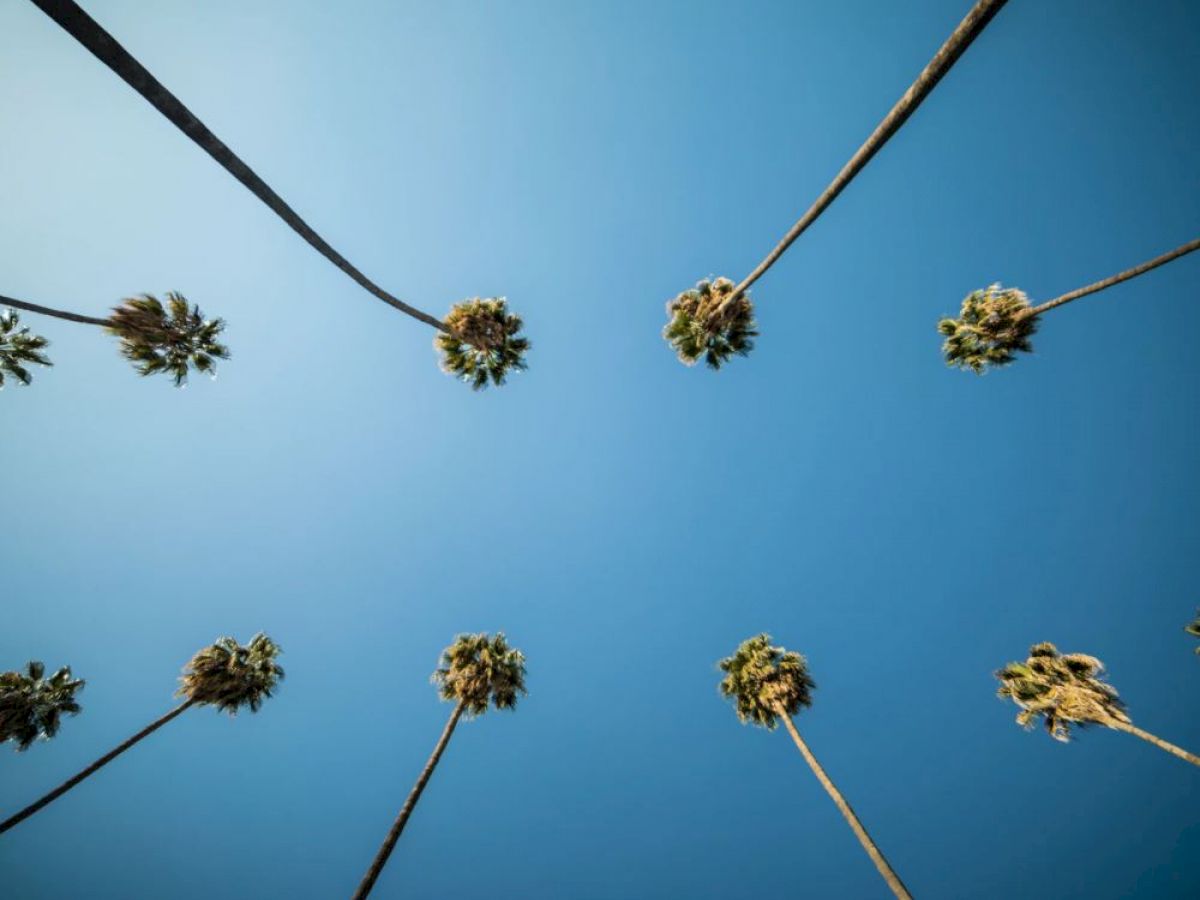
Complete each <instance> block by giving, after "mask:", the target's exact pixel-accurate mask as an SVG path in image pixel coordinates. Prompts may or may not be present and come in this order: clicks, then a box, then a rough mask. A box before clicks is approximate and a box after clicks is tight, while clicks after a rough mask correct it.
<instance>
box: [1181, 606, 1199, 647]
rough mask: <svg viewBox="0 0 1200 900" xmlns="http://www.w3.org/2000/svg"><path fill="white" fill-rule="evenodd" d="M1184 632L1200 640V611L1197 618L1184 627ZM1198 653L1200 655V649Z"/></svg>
mask: <svg viewBox="0 0 1200 900" xmlns="http://www.w3.org/2000/svg"><path fill="white" fill-rule="evenodd" d="M1183 630H1184V631H1186V632H1187V633H1188V634H1190V635H1192V636H1194V637H1198V638H1200V610H1198V611H1197V612H1196V618H1194V619H1192V621H1191V622H1190V623H1189V624H1187V625H1185V626H1184V627H1183ZM1196 653H1197V654H1198V655H1200V647H1197V648H1196Z"/></svg>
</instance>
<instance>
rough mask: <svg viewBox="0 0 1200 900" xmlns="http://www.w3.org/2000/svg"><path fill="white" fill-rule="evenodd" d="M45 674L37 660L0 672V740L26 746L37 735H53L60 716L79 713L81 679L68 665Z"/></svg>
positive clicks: (37, 736) (45, 738)
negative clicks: (19, 670) (13, 670)
mask: <svg viewBox="0 0 1200 900" xmlns="http://www.w3.org/2000/svg"><path fill="white" fill-rule="evenodd" d="M45 674H46V667H45V666H44V665H42V663H40V662H30V663H28V664H27V665H26V666H25V671H24V672H3V673H0V744H2V743H4V742H6V741H12V742H13V743H14V744H16V747H17V750H28V749H29V747H30V746H31V745H32V744H33V742H34V741H36V740H37V739H38V738H41V739H42V740H46V741H48V740H50V738H52V737H54V735H56V734H57V733H58V726H59V723H60V721H61V719H62V717H63V716H74V715H78V714H79V711H80V706H79V704H78V703H77V702H76V700H75V695H76V694H77V693H79V691H81V690H83V685H84V682H83V681H82V679H78V678H72V677H71V667H70V666H63V667H62V668H61V669H59V670H58V671H57V672H55V673H54V674H53V675H51V676H50V677H49V678H46V677H45Z"/></svg>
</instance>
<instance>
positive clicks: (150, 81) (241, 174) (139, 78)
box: [33, 0, 450, 331]
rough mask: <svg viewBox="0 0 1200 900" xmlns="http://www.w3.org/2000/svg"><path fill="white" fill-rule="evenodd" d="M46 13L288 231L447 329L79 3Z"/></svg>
mask: <svg viewBox="0 0 1200 900" xmlns="http://www.w3.org/2000/svg"><path fill="white" fill-rule="evenodd" d="M33 3H34V4H36V5H37V7H38V8H39V9H41V10H42V12H44V13H45V14H46V15H48V16H49V17H50V18H52V19H53V20H54V21H55V22H57V23H58V24H59V25H61V26H62V27H63V29H64V30H66V31H67V32H68V33H69V34H70V35H71V36H72V37H73V38H75V40H77V41H79V43H81V44H83V46H84V47H86V48H87V49H88V50H89V51H91V53H92V54H93V55H94V56H95V57H96V58H97V59H98V60H100V61H101V62H102V63H104V64H105V65H106V66H108V67H109V68H110V69H112V70H113V72H115V73H116V74H117V75H119V76H120V77H121V78H122V79H123V80H124V81H125V82H126V83H127V84H128V85H129V86H130V87H132V88H133V89H134V90H135V91H137V92H138V93H139V94H141V95H142V97H144V98H145V99H146V101H147V102H148V103H150V105H151V106H153V107H154V108H155V109H157V110H158V111H159V112H160V113H162V114H163V115H164V116H166V117H167V119H169V120H170V121H171V123H172V124H173V125H175V127H176V128H178V129H179V130H180V131H182V132H183V133H184V134H186V135H187V136H188V137H189V138H191V139H192V140H193V141H194V142H195V143H196V144H197V145H198V146H199V147H200V149H201V150H203V151H204V152H205V153H207V154H208V155H209V156H211V157H212V158H213V159H215V160H216V161H217V162H218V163H220V164H221V166H222V167H224V169H225V171H227V172H228V173H229V174H230V175H232V176H233V177H234V178H236V179H237V180H238V181H240V182H241V183H242V184H243V185H245V186H246V187H247V188H248V189H249V190H250V192H251V193H252V194H254V196H255V197H257V198H258V199H259V200H261V201H262V202H263V203H265V204H266V205H267V206H268V207H270V209H271V211H272V212H273V213H275V215H277V216H279V218H281V219H283V221H284V222H286V223H287V224H288V225H289V226H290V227H291V229H292V230H293V231H295V232H296V233H297V234H298V235H300V237H302V238H304V240H306V241H307V242H308V243H309V244H310V245H311V246H312V247H313V248H314V249H315V250H316V251H317V252H318V253H320V254H321V255H322V256H324V257H325V258H326V259H327V260H329V261H330V262H331V263H333V264H334V265H335V266H337V267H338V268H339V269H341V270H342V271H343V272H345V273H346V274H347V275H349V276H350V277H351V278H352V279H354V281H355V282H356V283H357V284H358V285H359V286H360V287H362V288H364V289H365V290H367V291H368V292H369V293H371V294H373V295H374V296H376V297H378V298H379V299H380V300H382V301H383V302H384V303H386V304H388V305H389V306H392V307H395V308H396V309H398V310H400V311H401V312H403V313H407V314H408V315H410V316H412V317H413V318H414V319H417V320H418V321H421V322H424V323H425V324H426V325H432V326H433V327H434V328H437V329H439V330H441V331H449V330H450V329H448V328H447V327H446V325H445V324H444V323H443V322H441V321H439V320H438V319H435V318H434V317H433V316H431V315H429V314H428V313H424V312H421V310H419V309H417V308H416V307H414V306H409V305H408V304H407V303H405V302H404V301H403V300H400V299H399V298H397V297H393V296H392V295H391V294H389V293H388V292H387V291H385V290H384V289H383V288H381V287H380V286H379V285H377V284H376V283H375V282H373V281H372V280H371V279H369V278H368V277H367V276H366V275H364V274H363V273H362V272H360V271H359V270H358V269H357V268H355V267H354V266H353V265H351V264H350V262H349V261H348V260H347V259H346V258H345V257H344V256H342V255H341V254H340V253H338V252H337V251H336V250H334V249H333V247H331V246H330V245H329V244H328V243H327V242H326V240H325V239H324V238H323V237H321V236H320V235H319V234H317V233H316V232H315V231H314V230H313V229H312V227H311V226H310V225H309V224H308V223H307V222H305V221H304V220H303V219H302V218H300V216H299V215H298V214H297V213H296V211H295V210H294V209H292V208H291V207H290V206H288V205H287V204H286V203H284V202H283V198H282V197H280V196H279V195H278V194H277V193H275V191H273V190H271V188H270V186H269V185H268V184H267V183H266V182H265V181H263V180H262V179H261V178H260V177H259V176H258V173H256V172H255V171H254V170H253V169H251V168H250V167H249V166H248V165H246V163H244V162H243V161H242V160H241V158H240V157H239V156H238V155H237V154H236V153H234V152H233V151H232V150H230V149H229V148H228V147H227V146H225V144H224V143H223V142H222V141H221V140H220V139H219V138H218V137H217V136H216V135H215V134H213V133H212V132H211V131H209V130H208V127H207V126H206V125H205V124H204V123H203V122H201V121H200V120H199V119H198V118H196V116H195V115H193V114H192V111H191V110H190V109H188V108H187V107H186V106H184V105H183V104H182V103H181V102H180V101H179V98H178V97H176V96H175V95H174V94H172V93H171V92H170V91H168V90H167V89H166V88H165V87H163V85H162V83H161V82H160V81H159V80H158V79H157V78H155V77H154V76H153V75H151V74H150V73H149V72H148V71H147V70H146V67H145V66H143V65H142V64H141V63H140V62H138V61H137V60H136V59H134V58H133V56H131V55H130V54H129V52H128V51H127V50H126V49H125V48H124V47H122V46H121V45H120V44H119V43H118V42H117V41H116V39H115V38H114V37H113V36H112V35H111V34H109V33H108V32H107V31H105V30H104V28H102V27H101V26H100V24H99V23H97V22H96V20H95V19H93V18H92V17H91V16H89V15H88V14H87V13H86V12H84V11H83V10H82V9H80V7H79V4H77V3H75V2H73V0H33Z"/></svg>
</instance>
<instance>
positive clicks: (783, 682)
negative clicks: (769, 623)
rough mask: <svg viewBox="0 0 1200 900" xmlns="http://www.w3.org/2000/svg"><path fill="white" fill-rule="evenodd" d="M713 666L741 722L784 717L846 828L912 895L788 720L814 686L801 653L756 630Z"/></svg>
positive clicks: (769, 725) (900, 890) (768, 722)
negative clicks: (729, 654) (730, 653)
mask: <svg viewBox="0 0 1200 900" xmlns="http://www.w3.org/2000/svg"><path fill="white" fill-rule="evenodd" d="M717 665H718V666H719V667H720V669H721V671H722V672H724V673H725V677H724V678H722V679H721V685H720V690H721V694H722V696H724V697H726V698H728V699H730V700H732V701H733V702H734V705H735V708H736V710H737V716H738V718H739V719H740V720H741V721H742V722H743V723H747V722H749V723H751V724H753V725H760V726H762V727H763V728H766V729H767V730H768V731H773V730H774V729H775V726H776V725H777V724H778V723H779V722H780V721H782V722H783V724H784V725H785V726H786V727H787V730H788V732H789V733H790V734H791V736H792V740H793V741H794V742H795V744H796V747H797V748H798V749H799V751H800V754H801V755H802V756H803V757H804V759H805V761H806V762H807V763H808V765H809V767H810V768H811V769H812V770H813V774H814V775H816V776H817V780H818V781H819V782H821V786H822V787H823V788H825V791H826V793H828V794H829V796H830V797H832V798H833V802H834V803H835V804H837V808H838V809H839V810H840V811H841V813H842V815H843V816H844V817H845V819H846V821H847V822H849V823H850V828H851V829H853V831H854V834H855V836H856V837H857V838H858V841H859V843H860V844H862V847H863V849H864V850H866V851H867V855H868V856H869V857H871V861H872V862H873V863H875V868H876V869H878V870H879V874H880V875H882V876H883V879H884V881H886V882H887V885H888V887H890V888H891V889H892V892H893V893H894V894H895V895H896V896H897V897H903V898H909V900H911V897H912V895H911V894H909V892H908V888H906V887H905V886H904V882H902V881H901V880H900V876H899V875H897V874H896V871H895V870H894V869H893V868H892V867H891V865H890V864H889V863H888V861H887V859H885V858H884V855H883V852H882V851H881V850H880V849H879V847H878V846H876V844H875V841H874V840H872V839H871V836H870V835H869V834H867V829H866V828H864V827H863V824H862V822H860V821H859V818H858V816H857V815H855V813H854V810H853V809H851V808H850V804H849V803H848V802H847V801H846V798H845V797H843V796H842V794H841V791H839V790H838V789H837V787H836V786H835V785H834V783H833V782H832V781H831V780H830V778H829V776H828V775H826V774H825V770H824V769H823V768H822V767H821V764H820V763H819V762H817V758H816V757H815V756H814V755H813V753H812V751H811V750H810V749H809V748H808V744H806V743H805V742H804V739H803V738H802V737H800V732H799V731H797V730H796V724H795V723H794V722H793V721H792V716H794V715H796V714H797V713H798V712H799V711H800V710H801V709H803V708H807V707H809V706H812V692H813V690H814V689H815V688H816V686H817V685H816V682H814V681H813V679H812V676H811V675H809V672H808V662H807V661H806V660H805V659H804V657H803V656H801V655H800V654H799V653H794V652H792V651H790V650H786V649H784V648H783V647H775V646H772V644H771V636H770V635H769V634H759V635H756V636H755V637H752V638H750V639H748V640H745V641H743V642H742V643H741V645H740V646H739V647H738V648H737V650H736V651H735V652H734V654H733V656H729V657H726V658H725V659H722V660H721V661H720V662H719V663H717Z"/></svg>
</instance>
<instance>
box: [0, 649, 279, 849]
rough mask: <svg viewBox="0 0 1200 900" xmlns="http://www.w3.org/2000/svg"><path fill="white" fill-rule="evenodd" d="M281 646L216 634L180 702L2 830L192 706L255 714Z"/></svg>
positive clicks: (185, 681) (183, 682)
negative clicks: (241, 642) (242, 642)
mask: <svg viewBox="0 0 1200 900" xmlns="http://www.w3.org/2000/svg"><path fill="white" fill-rule="evenodd" d="M280 652H281V651H280V648H279V645H278V644H276V643H275V642H274V641H272V640H271V639H270V638H269V637H267V636H266V635H265V634H262V633H259V634H256V635H255V636H254V637H253V638H251V639H250V643H249V644H247V645H246V646H242V645H241V644H239V643H238V642H237V641H235V640H234V639H233V638H231V637H223V638H219V639H218V640H217V641H216V642H214V643H213V644H210V645H209V646H207V647H205V648H204V649H203V650H200V651H199V652H197V653H196V655H195V656H193V657H192V658H191V661H189V662H188V664H187V666H185V667H184V670H183V675H182V677H181V678H180V679H179V681H180V687H179V690H178V691H177V692H176V696H178V697H183V698H184V701H183V702H182V703H180V704H179V705H178V706H176V707H175V708H174V709H172V710H170V711H169V712H167V713H166V714H165V715H164V716H162V717H161V718H159V719H156V720H155V721H153V722H151V723H150V724H149V725H147V726H146V727H145V728H143V729H142V730H141V731H139V732H138V733H137V734H135V735H134V736H133V737H131V738H129V739H128V740H127V741H125V742H124V743H122V744H120V745H118V746H117V747H116V748H114V749H113V750H110V751H109V752H108V753H106V754H104V756H102V757H100V758H99V759H98V760H96V761H95V762H94V763H92V764H91V765H90V766H88V767H87V768H86V769H84V770H83V771H81V772H79V773H78V774H77V775H73V776H72V777H71V778H68V779H67V780H66V781H64V782H63V783H62V784H60V785H59V786H58V787H56V788H55V789H54V790H52V791H50V792H49V793H48V794H46V795H45V796H43V797H42V798H41V799H39V800H37V801H35V802H34V803H31V804H30V805H29V806H27V807H25V808H24V809H23V810H21V811H20V812H18V813H15V814H14V815H12V816H10V817H9V818H7V819H6V820H4V821H3V822H0V834H3V833H4V832H6V831H8V829H10V828H12V827H13V826H14V825H17V824H19V823H21V822H23V821H25V820H26V819H28V818H29V817H30V816H32V815H33V814H34V813H35V812H37V811H38V810H40V809H42V807H44V806H47V805H48V804H49V803H51V802H52V801H54V800H56V799H58V798H59V797H61V796H62V795H63V794H65V793H66V792H67V791H69V790H70V789H71V788H73V787H75V785H77V784H79V782H81V781H83V780H84V779H85V778H87V777H88V776H89V775H92V774H93V773H95V772H96V771H98V770H99V769H102V768H103V767H104V766H106V765H108V764H109V763H110V762H112V761H113V760H114V759H116V758H117V757H118V756H120V755H121V754H122V753H124V752H125V751H126V750H128V749H129V748H130V747H132V746H133V745H134V744H136V743H138V742H139V741H140V740H142V738H145V737H148V736H149V735H151V734H153V733H154V732H155V731H157V730H158V729H160V728H162V727H163V726H164V725H166V724H167V723H168V722H170V721H171V720H172V719H174V718H175V717H177V716H179V715H180V714H181V713H183V712H185V711H187V710H189V709H191V708H192V707H193V706H215V707H216V708H217V709H218V710H224V711H226V712H228V713H229V714H230V715H236V714H237V712H238V710H239V709H242V708H243V707H245V708H248V709H249V710H250V712H258V710H259V708H260V707H261V706H262V704H263V701H264V700H265V699H266V698H268V697H270V696H271V695H272V692H273V691H274V690H275V687H276V685H277V684H278V683H279V681H280V680H281V679H282V678H283V669H282V668H280V666H279V664H278V663H276V662H275V659H276V657H277V656H279V654H280Z"/></svg>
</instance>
